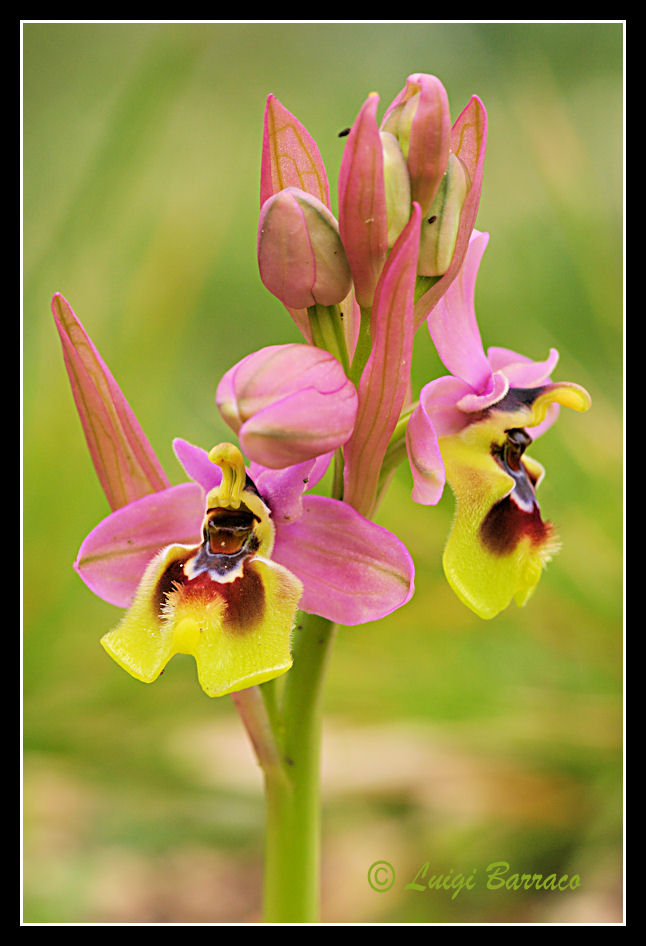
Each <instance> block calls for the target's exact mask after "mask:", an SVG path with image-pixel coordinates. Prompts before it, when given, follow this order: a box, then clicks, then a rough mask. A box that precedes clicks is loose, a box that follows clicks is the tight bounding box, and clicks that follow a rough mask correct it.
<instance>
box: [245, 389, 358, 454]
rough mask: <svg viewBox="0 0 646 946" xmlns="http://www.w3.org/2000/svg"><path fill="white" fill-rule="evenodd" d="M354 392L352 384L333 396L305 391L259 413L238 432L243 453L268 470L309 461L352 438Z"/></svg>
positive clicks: (314, 391) (289, 396)
mask: <svg viewBox="0 0 646 946" xmlns="http://www.w3.org/2000/svg"><path fill="white" fill-rule="evenodd" d="M356 413H357V392H356V390H355V388H354V386H353V385H352V384H351V382H348V383H347V384H344V385H343V387H342V388H341V389H340V390H339V391H337V392H335V393H334V395H330V394H325V393H323V392H320V391H316V390H315V389H314V388H306V389H304V390H302V391H295V392H294V393H293V394H290V395H288V396H287V397H285V398H283V400H282V401H277V402H276V403H274V404H270V405H268V406H267V407H265V408H263V409H262V410H260V411H258V412H257V413H256V414H254V416H253V417H251V418H250V419H249V420H248V421H246V423H244V424H243V425H242V427H241V428H240V433H239V437H240V445H241V447H242V449H243V451H244V453H245V454H246V455H247V456H248V457H250V458H251V459H252V460H255V461H256V462H261V463H262V465H263V466H267V467H270V468H271V469H280V468H282V467H286V466H293V465H294V464H297V463H303V462H304V461H305V460H311V459H313V458H314V457H317V456H320V455H321V454H324V453H329V452H330V451H331V450H336V449H337V447H340V446H342V445H343V444H344V443H345V442H346V441H347V440H348V439H349V438H350V436H351V434H352V429H353V426H354V419H355V416H356Z"/></svg>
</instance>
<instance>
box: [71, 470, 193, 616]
mask: <svg viewBox="0 0 646 946" xmlns="http://www.w3.org/2000/svg"><path fill="white" fill-rule="evenodd" d="M203 514H204V493H203V491H202V488H201V487H200V486H199V485H198V484H197V483H182V484H181V485H179V486H171V487H169V488H168V489H165V490H161V491H160V492H156V493H153V494H150V495H148V496H144V497H143V498H141V499H138V500H135V502H132V503H130V504H129V505H128V506H125V507H123V508H122V509H117V510H116V511H115V512H113V513H112V514H111V515H109V516H107V518H105V519H103V520H102V521H101V522H100V523H99V524H98V526H96V527H95V528H94V529H93V530H92V531H91V532H90V534H89V535H88V536H87V537H86V538H85V539H84V540H83V543H82V545H81V548H80V549H79V553H78V555H77V557H76V561H75V562H74V568H75V570H76V571H77V572H78V574H79V575H80V576H81V578H82V579H83V581H84V582H85V584H86V585H87V586H88V588H90V590H91V591H93V592H94V593H95V594H96V595H98V596H99V598H103V600H104V601H107V602H109V603H110V604H115V605H117V607H119V608H127V607H129V606H130V604H131V603H132V599H133V597H134V594H135V592H136V590H137V586H138V584H139V581H140V580H141V576H142V575H143V573H144V571H145V570H146V567H147V565H148V564H149V562H150V561H151V560H152V559H153V557H154V556H155V555H156V554H157V552H159V551H160V549H162V548H164V547H165V546H166V545H171V544H174V543H178V544H180V545H197V544H198V543H199V542H200V526H201V522H202V517H203Z"/></svg>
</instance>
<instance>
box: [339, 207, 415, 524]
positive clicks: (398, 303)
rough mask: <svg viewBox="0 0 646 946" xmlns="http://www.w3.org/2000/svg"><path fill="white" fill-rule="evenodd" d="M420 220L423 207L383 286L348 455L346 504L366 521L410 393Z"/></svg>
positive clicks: (409, 227) (388, 264)
mask: <svg viewBox="0 0 646 946" xmlns="http://www.w3.org/2000/svg"><path fill="white" fill-rule="evenodd" d="M420 220H421V213H420V208H419V204H413V212H412V214H411V218H410V220H409V222H408V224H407V225H406V227H405V229H404V230H403V231H402V233H401V235H400V237H399V239H398V240H397V242H396V243H395V245H394V247H393V249H392V251H391V253H390V256H389V257H388V260H387V262H386V265H385V266H384V269H383V272H382V274H381V277H380V279H379V282H378V284H377V289H376V291H375V300H374V305H373V308H372V318H371V334H372V339H373V341H372V351H371V353H370V357H369V359H368V361H367V363H366V367H365V368H364V370H363V373H362V375H361V380H360V382H359V409H358V411H357V420H356V423H355V428H354V433H353V435H352V438H351V439H350V441H349V442H348V443H347V444H346V447H345V450H344V453H345V473H344V475H345V493H344V499H345V501H346V502H348V503H349V504H350V505H351V506H354V508H355V509H357V510H358V511H359V512H361V513H363V514H364V515H369V514H370V512H371V510H372V507H373V505H374V502H375V499H376V496H377V490H378V486H379V473H380V471H381V465H382V462H383V459H384V455H385V453H386V449H387V447H388V443H389V441H390V437H391V435H392V433H393V431H394V429H395V426H396V424H397V421H398V420H399V415H400V413H401V410H402V407H403V406H404V401H405V399H406V394H407V392H408V387H409V381H410V364H411V357H412V348H413V336H414V325H413V321H414V308H413V294H414V290H415V277H416V269H417V251H418V248H419V229H420Z"/></svg>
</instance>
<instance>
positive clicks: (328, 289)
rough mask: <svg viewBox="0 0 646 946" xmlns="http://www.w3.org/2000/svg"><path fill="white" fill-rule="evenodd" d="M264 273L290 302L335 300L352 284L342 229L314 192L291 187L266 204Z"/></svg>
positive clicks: (261, 245)
mask: <svg viewBox="0 0 646 946" xmlns="http://www.w3.org/2000/svg"><path fill="white" fill-rule="evenodd" d="M258 266H259V269H260V278H261V279H262V281H263V283H264V285H265V287H266V288H267V289H269V291H270V292H271V293H273V295H275V296H276V297H277V298H278V299H280V301H281V302H283V303H284V304H285V305H286V306H290V307H292V308H295V309H303V308H307V307H309V306H313V305H317V304H318V305H336V304H337V303H339V302H341V301H342V300H343V299H345V297H346V296H347V294H348V292H349V291H350V286H351V276H350V267H349V265H348V261H347V259H346V255H345V250H344V249H343V244H342V243H341V239H340V237H339V228H338V225H337V222H336V220H335V219H334V217H333V215H332V214H331V213H330V211H329V210H328V209H327V207H326V206H325V205H324V204H322V203H321V201H320V200H318V199H317V198H316V197H314V196H312V195H311V194H308V193H306V192H305V191H301V190H299V189H298V188H296V187H286V188H285V189H284V190H281V191H279V192H278V193H277V194H274V195H273V196H272V197H270V198H269V199H268V200H266V201H265V203H264V204H263V207H262V210H261V211H260V221H259V223H258Z"/></svg>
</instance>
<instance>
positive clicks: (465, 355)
mask: <svg viewBox="0 0 646 946" xmlns="http://www.w3.org/2000/svg"><path fill="white" fill-rule="evenodd" d="M488 242H489V234H488V233H479V232H478V231H477V230H474V232H473V236H472V237H471V242H470V243H469V249H468V250H467V254H466V256H465V259H464V262H463V264H462V267H461V269H460V272H459V273H458V275H457V278H456V279H455V280H454V281H453V282H452V283H451V285H450V286H449V288H448V289H447V290H446V292H445V293H444V295H443V296H442V298H441V299H440V300H439V302H438V303H437V305H436V306H435V307H434V308H433V310H432V311H431V313H430V315H429V317H428V329H429V332H430V333H431V338H432V339H433V343H434V345H435V347H436V348H437V353H438V355H439V356H440V358H441V359H442V363H443V364H444V365H445V367H446V368H448V370H449V371H450V372H451V374H453V375H455V376H456V377H458V378H462V380H463V381H466V382H467V384H469V385H470V387H471V388H472V390H473V391H474V393H476V394H480V393H483V392H484V390H485V389H486V388H487V387H488V386H489V385H490V381H491V374H492V371H491V366H490V365H489V362H488V360H487V357H486V355H485V353H484V349H483V347H482V340H481V338H480V330H479V329H478V323H477V321H476V313H475V307H474V296H475V285H476V277H477V275H478V269H479V267H480V261H481V259H482V254H483V253H484V251H485V249H486V246H487V243H488Z"/></svg>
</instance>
